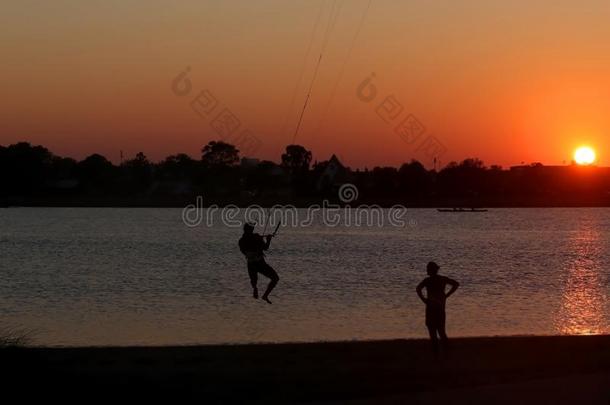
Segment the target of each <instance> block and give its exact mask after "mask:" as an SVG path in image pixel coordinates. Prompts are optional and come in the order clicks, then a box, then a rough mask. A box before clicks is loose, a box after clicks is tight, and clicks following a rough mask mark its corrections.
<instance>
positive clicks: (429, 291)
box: [416, 262, 460, 354]
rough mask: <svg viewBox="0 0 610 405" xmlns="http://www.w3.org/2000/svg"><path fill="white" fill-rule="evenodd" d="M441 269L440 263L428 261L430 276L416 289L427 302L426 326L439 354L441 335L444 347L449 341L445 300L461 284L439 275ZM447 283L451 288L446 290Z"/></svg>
mask: <svg viewBox="0 0 610 405" xmlns="http://www.w3.org/2000/svg"><path fill="white" fill-rule="evenodd" d="M439 269H440V267H439V265H438V264H436V263H434V262H430V263H428V266H427V273H428V277H426V278H425V279H424V280H423V281H422V282H421V283H419V285H418V286H417V289H416V291H417V295H418V296H419V298H420V299H421V300H422V301H423V302H424V304H426V327H427V328H428V332H429V333H430V340H431V341H432V349H433V350H434V353H435V354H438V351H439V337H440V340H441V344H442V345H443V348H444V349H446V346H447V343H448V339H447V333H446V332H445V301H447V298H448V297H449V296H450V295H451V294H453V293H454V292H455V290H457V289H458V287H459V286H460V283H458V282H457V281H455V280H452V279H450V278H449V277H445V276H439V275H438V270H439ZM447 285H450V286H451V289H449V291H448V292H445V288H446V287H447ZM424 288H425V289H426V295H425V296H424V295H423V293H422V290H423V289H424ZM437 335H438V336H437Z"/></svg>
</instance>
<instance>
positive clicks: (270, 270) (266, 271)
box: [259, 263, 280, 304]
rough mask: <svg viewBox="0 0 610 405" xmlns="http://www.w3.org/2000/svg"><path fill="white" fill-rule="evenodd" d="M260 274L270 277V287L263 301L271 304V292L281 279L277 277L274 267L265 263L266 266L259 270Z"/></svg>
mask: <svg viewBox="0 0 610 405" xmlns="http://www.w3.org/2000/svg"><path fill="white" fill-rule="evenodd" d="M259 272H260V273H261V274H263V275H264V276H266V277H269V280H270V281H269V285H268V286H267V290H265V293H264V294H263V299H264V300H265V301H267V302H268V303H269V304H271V301H269V294H271V291H272V290H273V289H274V288H275V286H276V285H277V283H278V281H280V277H279V276H278V275H277V273H276V272H275V270H273V267H271V266H269V265H268V264H267V263H264V266H261V270H259Z"/></svg>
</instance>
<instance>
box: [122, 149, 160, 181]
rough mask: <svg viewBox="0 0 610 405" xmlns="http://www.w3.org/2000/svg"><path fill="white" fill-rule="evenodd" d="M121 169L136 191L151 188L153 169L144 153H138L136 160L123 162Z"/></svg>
mask: <svg viewBox="0 0 610 405" xmlns="http://www.w3.org/2000/svg"><path fill="white" fill-rule="evenodd" d="M121 169H122V170H123V172H124V173H125V174H126V175H127V181H128V184H131V186H132V187H134V189H136V190H143V189H146V188H148V187H149V186H150V184H151V182H152V171H153V167H152V165H151V163H150V162H149V161H148V158H147V157H146V155H145V154H144V153H142V152H138V153H137V154H136V157H135V158H134V159H131V160H127V161H125V162H123V164H122V165H121Z"/></svg>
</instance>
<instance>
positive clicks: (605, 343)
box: [0, 335, 610, 403]
mask: <svg viewBox="0 0 610 405" xmlns="http://www.w3.org/2000/svg"><path fill="white" fill-rule="evenodd" d="M0 364H2V369H3V372H4V374H5V375H4V376H3V381H5V382H9V381H10V382H11V384H10V385H9V384H7V386H10V387H12V388H14V389H19V390H20V392H26V393H28V394H34V395H36V394H40V393H42V392H44V394H45V396H48V395H51V396H54V395H59V396H61V395H65V394H66V393H70V394H75V395H77V396H81V395H87V394H86V393H89V392H99V393H100V395H102V396H105V395H108V396H110V397H114V396H119V395H120V396H122V397H125V396H127V397H134V398H141V397H148V396H150V397H155V398H157V397H159V396H161V397H167V398H176V397H184V398H187V397H189V398H205V399H207V401H204V402H206V403H208V401H209V403H227V402H228V403H236V402H244V401H248V402H266V403H269V402H272V403H285V402H320V401H331V402H332V401H340V402H344V401H347V400H355V401H365V402H366V401H373V402H378V401H379V400H382V399H383V400H386V399H387V400H388V401H390V402H391V401H393V400H392V398H394V400H396V401H398V402H399V403H400V402H412V401H411V400H413V401H416V400H422V398H423V399H425V398H426V397H431V398H445V397H447V398H452V399H453V402H452V403H462V402H460V398H457V397H456V395H458V394H459V393H460V392H462V394H463V395H464V398H462V399H463V400H464V401H466V402H467V403H472V401H471V400H472V399H473V398H472V395H474V394H473V392H475V393H476V392H488V391H489V390H491V394H490V395H492V394H493V393H496V394H497V395H499V397H498V398H508V399H511V400H512V402H515V403H524V398H522V397H521V395H525V394H524V393H523V392H522V391H524V390H525V391H527V392H530V394H531V395H533V396H532V398H534V397H536V395H538V394H540V395H543V396H544V397H545V398H548V396H549V395H550V396H551V398H552V396H553V392H549V389H548V387H549V384H550V385H551V386H556V388H557V390H555V391H556V392H557V393H562V394H561V396H560V398H559V399H561V398H566V397H569V396H570V394H574V395H576V396H577V397H578V396H582V395H588V397H587V398H590V399H592V400H596V399H597V398H598V397H599V399H600V400H603V401H605V402H600V403H608V400H610V335H595V336H518V337H516V336H511V337H475V338H454V339H452V340H451V351H450V352H449V354H448V356H447V357H442V358H440V359H438V360H437V359H435V358H434V356H433V355H432V353H431V350H430V345H429V342H428V341H427V340H424V339H409V340H384V341H356V342H351V341H350V342H323V343H321V342H317V343H281V344H246V345H243V344H242V345H231V344H227V345H196V346H157V347H147V346H132V347H30V348H4V349H1V350H0ZM543 381H547V382H546V383H543ZM549 381H551V382H549ZM553 381H554V382H553ZM538 382H540V384H538ZM23 383H26V384H27V386H28V387H31V386H35V387H40V389H41V391H38V390H35V391H29V392H28V391H27V390H25V391H23V390H24V388H23ZM566 384H567V386H566ZM18 387H21V388H18ZM511 387H512V388H511ZM519 387H521V388H519ZM524 387H525V388H524ZM545 387H546V388H545ZM568 388H569V389H568ZM566 390H567V392H566ZM538 391H540V392H538ZM467 393H470V394H467ZM488 394H489V392H488ZM592 394H593V395H594V396H593V397H592V398H591V395H592ZM407 399H408V401H407ZM525 399H527V398H525ZM549 402H552V401H549ZM474 403H476V402H474Z"/></svg>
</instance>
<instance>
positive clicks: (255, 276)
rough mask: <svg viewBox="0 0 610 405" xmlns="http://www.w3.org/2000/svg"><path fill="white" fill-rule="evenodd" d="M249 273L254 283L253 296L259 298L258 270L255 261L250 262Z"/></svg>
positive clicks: (252, 283) (251, 282)
mask: <svg viewBox="0 0 610 405" xmlns="http://www.w3.org/2000/svg"><path fill="white" fill-rule="evenodd" d="M248 275H249V276H250V285H252V296H253V297H254V298H258V287H257V283H258V272H257V270H256V266H254V264H253V263H248Z"/></svg>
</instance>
